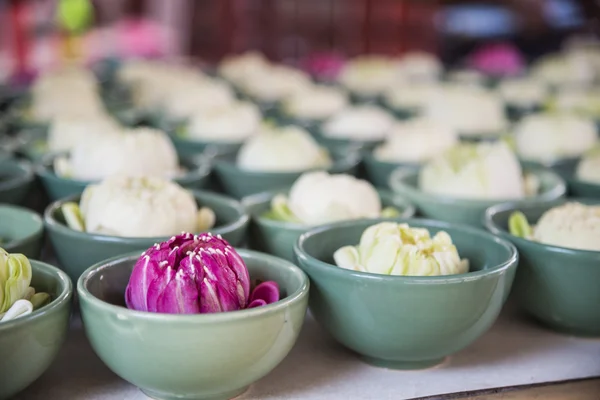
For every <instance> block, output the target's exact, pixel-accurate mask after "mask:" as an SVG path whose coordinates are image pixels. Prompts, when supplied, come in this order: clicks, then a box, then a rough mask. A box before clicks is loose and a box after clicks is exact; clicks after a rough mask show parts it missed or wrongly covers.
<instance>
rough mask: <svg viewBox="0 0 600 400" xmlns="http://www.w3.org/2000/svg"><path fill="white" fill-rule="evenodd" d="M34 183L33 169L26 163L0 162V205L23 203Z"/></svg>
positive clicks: (12, 160) (9, 160) (11, 160)
mask: <svg viewBox="0 0 600 400" xmlns="http://www.w3.org/2000/svg"><path fill="white" fill-rule="evenodd" d="M34 182H35V174H34V172H33V167H32V166H31V164H30V163H28V162H27V161H17V160H16V159H8V160H5V161H2V162H0V203H9V204H21V203H23V201H24V200H25V198H26V197H27V195H28V194H29V191H30V190H31V188H32V187H33V184H34Z"/></svg>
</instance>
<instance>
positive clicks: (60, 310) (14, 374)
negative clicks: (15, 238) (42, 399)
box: [0, 260, 73, 399]
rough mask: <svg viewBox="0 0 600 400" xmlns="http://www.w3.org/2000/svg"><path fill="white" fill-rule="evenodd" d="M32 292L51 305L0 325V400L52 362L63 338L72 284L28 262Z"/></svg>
mask: <svg viewBox="0 0 600 400" xmlns="http://www.w3.org/2000/svg"><path fill="white" fill-rule="evenodd" d="M30 261H31V269H32V273H33V278H32V281H31V286H33V287H34V288H35V289H36V291H41V292H46V293H48V294H50V295H51V297H52V302H51V303H50V304H48V305H46V306H44V307H42V308H40V309H39V310H36V311H34V312H32V313H31V314H29V315H26V316H24V317H20V318H17V319H14V320H11V321H8V322H0V354H2V357H0V371H2V373H1V374H0V399H9V398H11V397H12V396H14V395H16V394H17V393H19V392H20V391H22V390H23V389H25V388H26V387H27V386H29V385H30V384H32V383H33V382H34V381H35V380H36V379H38V378H39V377H40V376H41V375H42V374H43V373H44V371H46V370H47V369H48V367H49V366H50V364H52V361H54V359H55V357H56V355H57V354H58V351H59V350H60V348H61V346H62V345H63V343H64V342H65V340H66V338H67V332H68V331H69V317H70V315H71V299H72V296H73V285H72V284H71V281H70V280H69V277H68V276H67V275H66V274H65V273H64V272H62V271H60V270H59V269H57V268H55V267H53V266H51V265H48V264H46V263H43V262H40V261H35V260H30Z"/></svg>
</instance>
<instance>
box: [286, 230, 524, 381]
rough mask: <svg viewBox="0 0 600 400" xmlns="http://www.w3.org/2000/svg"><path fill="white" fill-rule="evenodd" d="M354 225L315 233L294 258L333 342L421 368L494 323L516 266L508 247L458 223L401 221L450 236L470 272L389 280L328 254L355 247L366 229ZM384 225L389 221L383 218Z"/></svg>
mask: <svg viewBox="0 0 600 400" xmlns="http://www.w3.org/2000/svg"><path fill="white" fill-rule="evenodd" d="M381 221H384V219H377V220H359V221H346V222H342V223H337V224H331V225H325V226H321V227H317V228H314V229H312V230H310V231H308V232H307V233H305V234H303V235H302V236H301V237H300V240H299V241H298V242H297V243H296V245H295V248H294V250H295V253H296V256H297V258H298V263H299V265H300V268H302V269H303V270H304V272H306V273H307V274H308V276H309V277H310V281H311V291H310V309H311V312H312V314H313V315H314V317H315V318H316V319H317V321H318V322H319V323H320V324H321V326H323V327H324V328H325V330H326V331H327V332H329V333H330V334H331V335H332V336H333V337H334V338H335V339H336V340H337V341H338V342H340V343H341V344H343V345H344V346H346V347H348V348H349V349H351V350H353V351H354V352H356V353H358V355H359V356H360V357H361V358H362V359H363V360H364V361H366V362H367V363H369V364H373V365H375V366H380V367H385V368H393V369H421V368H428V367H431V366H434V365H437V364H439V363H441V362H442V361H443V360H444V358H445V357H447V356H449V355H451V354H454V353H456V352H458V351H460V350H462V349H464V348H465V347H467V346H469V345H470V344H471V343H473V342H474V341H475V340H476V339H477V338H479V337H480V336H481V335H483V333H485V332H486V331H487V330H488V329H489V328H490V327H491V326H492V324H493V323H494V321H495V320H496V318H497V317H498V314H499V313H500V310H501V308H502V306H503V304H504V302H505V301H506V298H507V297H508V294H509V292H510V289H511V285H512V282H513V279H514V275H515V270H516V267H517V259H518V256H517V251H516V249H515V247H514V246H513V245H511V244H510V243H509V242H507V241H505V240H502V239H499V238H497V237H495V236H493V235H491V234H489V233H487V232H485V231H483V230H480V229H475V228H471V227H468V226H464V225H460V224H448V223H444V222H439V221H431V220H421V219H409V220H402V219H398V220H396V221H398V222H407V223H409V224H410V225H411V226H414V227H421V228H426V229H428V230H429V231H430V232H431V233H432V234H435V233H436V232H438V231H439V230H444V231H446V232H448V233H449V234H450V236H451V237H452V240H453V242H454V244H455V245H456V247H457V249H458V252H459V254H460V256H461V257H463V258H467V259H469V262H470V270H471V272H469V273H467V274H460V275H453V276H437V277H417V276H389V275H379V274H369V273H363V272H355V271H350V270H347V269H342V268H339V267H337V266H336V265H335V264H334V261H333V253H334V252H335V251H336V250H337V249H339V248H340V247H342V246H346V245H355V244H358V243H359V241H360V236H361V235H362V233H363V231H364V230H365V229H366V228H368V227H369V226H371V225H373V224H375V223H378V222H381ZM388 221H389V219H388Z"/></svg>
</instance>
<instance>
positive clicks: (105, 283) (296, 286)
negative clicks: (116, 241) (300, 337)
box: [79, 250, 308, 307]
mask: <svg viewBox="0 0 600 400" xmlns="http://www.w3.org/2000/svg"><path fill="white" fill-rule="evenodd" d="M238 252H239V253H240V255H241V256H242V258H243V259H244V261H245V262H246V266H247V267H248V271H249V272H250V279H251V283H252V286H254V285H255V284H256V282H257V281H266V280H272V281H275V282H277V284H278V285H279V290H280V294H281V298H280V301H281V300H284V299H286V298H289V297H295V296H296V295H298V294H299V293H300V292H302V291H306V290H308V278H307V277H306V276H305V275H304V273H303V272H302V271H301V270H300V269H299V268H298V267H296V266H294V265H293V264H291V263H289V262H287V261H285V260H282V259H279V258H276V257H273V256H269V255H266V254H262V253H257V252H253V251H249V250H238ZM139 255H140V253H139V252H138V253H135V254H129V255H126V256H121V257H119V258H117V259H113V260H109V261H108V262H106V263H103V264H98V265H96V266H94V267H91V268H90V269H89V270H88V271H87V272H86V273H84V274H83V275H82V277H81V278H80V283H79V284H80V285H83V286H84V287H85V289H86V290H87V291H89V293H90V294H91V295H92V296H94V297H96V298H97V299H99V300H102V301H103V302H106V303H108V304H111V305H114V306H120V307H125V289H126V288H127V284H128V283H129V277H130V276H131V272H132V270H133V267H134V265H135V262H136V261H137V259H138V257H139Z"/></svg>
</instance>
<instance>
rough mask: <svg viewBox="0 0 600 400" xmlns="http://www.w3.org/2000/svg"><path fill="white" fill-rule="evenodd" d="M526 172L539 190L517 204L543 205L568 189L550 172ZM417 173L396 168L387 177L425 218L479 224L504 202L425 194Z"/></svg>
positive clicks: (540, 170) (393, 187)
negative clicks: (496, 205) (489, 212)
mask: <svg viewBox="0 0 600 400" xmlns="http://www.w3.org/2000/svg"><path fill="white" fill-rule="evenodd" d="M527 172H530V173H532V174H534V175H535V176H536V177H537V178H538V179H539V181H540V193H539V194H538V195H537V196H532V197H527V198H525V199H522V200H519V203H521V204H544V203H548V202H551V201H553V200H556V199H559V198H562V197H563V196H565V193H566V190H567V189H566V185H565V183H564V181H563V180H562V179H561V178H560V177H559V176H558V175H556V174H555V173H553V172H552V171H549V170H543V169H533V170H530V171H527ZM418 175H419V171H418V170H415V169H411V168H398V169H396V170H395V171H394V172H392V175H391V176H390V186H391V188H392V190H393V191H394V192H396V193H398V194H400V195H401V196H404V197H406V198H407V199H408V200H409V201H410V202H412V203H413V204H414V205H415V206H416V207H417V209H418V210H419V212H420V213H421V214H422V215H423V216H425V217H427V218H432V219H437V220H440V221H447V222H458V223H464V224H469V225H472V226H476V227H481V226H482V225H481V224H482V220H481V218H482V216H483V214H484V212H485V210H486V209H487V208H488V207H491V206H493V205H494V204H498V203H501V202H503V201H506V200H502V199H498V200H471V199H458V198H452V197H444V196H438V195H435V194H430V193H425V192H423V191H422V190H420V189H419V188H418V184H417V183H418Z"/></svg>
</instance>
